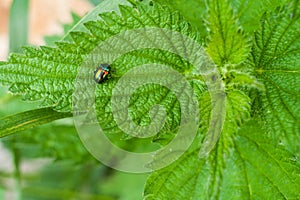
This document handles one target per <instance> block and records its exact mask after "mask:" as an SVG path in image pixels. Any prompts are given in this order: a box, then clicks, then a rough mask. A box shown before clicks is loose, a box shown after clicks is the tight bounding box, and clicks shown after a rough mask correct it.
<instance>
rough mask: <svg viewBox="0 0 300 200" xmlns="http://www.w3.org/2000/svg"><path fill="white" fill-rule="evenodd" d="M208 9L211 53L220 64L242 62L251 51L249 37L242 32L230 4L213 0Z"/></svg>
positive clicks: (208, 48)
mask: <svg viewBox="0 0 300 200" xmlns="http://www.w3.org/2000/svg"><path fill="white" fill-rule="evenodd" d="M208 9H209V17H208V19H207V23H208V24H207V26H208V29H209V30H210V33H209V43H208V47H207V51H208V53H209V55H210V56H211V57H212V59H213V61H214V62H215V63H216V64H217V65H219V66H224V65H225V64H231V65H237V64H240V63H241V62H243V61H244V60H245V58H246V57H247V55H248V53H249V45H248V40H249V39H248V38H247V37H245V36H244V35H243V34H242V31H241V29H240V27H239V24H238V21H237V19H236V17H235V16H234V14H233V11H232V9H231V8H230V4H229V3H228V2H227V1H223V0H222V1H221V0H213V1H211V2H210V3H209V8H208Z"/></svg>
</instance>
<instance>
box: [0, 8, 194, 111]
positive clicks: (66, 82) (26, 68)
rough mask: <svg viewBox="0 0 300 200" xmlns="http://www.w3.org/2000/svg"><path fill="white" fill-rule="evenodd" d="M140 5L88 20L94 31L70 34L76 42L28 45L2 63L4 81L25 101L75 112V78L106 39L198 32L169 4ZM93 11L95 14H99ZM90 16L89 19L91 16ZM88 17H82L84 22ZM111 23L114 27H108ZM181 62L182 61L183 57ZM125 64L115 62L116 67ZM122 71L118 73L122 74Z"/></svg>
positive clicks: (0, 74)
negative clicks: (127, 33) (155, 30)
mask: <svg viewBox="0 0 300 200" xmlns="http://www.w3.org/2000/svg"><path fill="white" fill-rule="evenodd" d="M138 5H139V6H138V7H137V8H132V7H128V6H121V7H120V9H121V13H122V16H119V15H118V14H116V13H115V12H111V13H102V14H101V17H102V19H103V20H104V21H103V20H96V21H90V22H88V23H85V27H86V28H87V30H88V31H89V32H90V33H86V32H71V33H70V36H71V37H72V40H73V43H69V42H68V43H67V42H59V43H57V47H55V48H52V47H46V46H42V47H40V48H39V49H36V48H33V47H26V48H24V49H23V53H24V54H11V55H10V57H9V60H8V62H2V63H0V83H1V84H4V85H9V86H10V89H9V90H10V91H11V92H12V93H14V94H21V95H23V99H24V100H29V101H36V100H43V102H42V106H44V107H47V106H54V108H55V109H56V110H59V111H71V104H72V94H73V91H74V81H75V78H76V76H77V73H78V69H79V68H80V66H81V64H82V62H83V60H84V58H85V57H86V56H87V54H89V53H91V51H92V50H93V49H94V48H95V47H97V45H98V44H99V43H101V42H102V41H104V40H106V39H107V38H109V37H111V36H113V35H115V34H117V33H119V32H122V31H124V30H128V29H135V28H142V27H147V26H148V27H161V28H166V26H167V27H169V28H170V29H172V30H174V31H181V33H183V34H186V35H190V36H193V35H194V32H193V31H192V29H191V28H190V27H189V25H188V24H187V23H186V22H185V21H183V19H182V18H181V16H180V15H179V14H178V13H173V12H171V11H170V10H169V9H167V8H166V7H161V6H158V5H154V6H142V5H140V4H138ZM97 9H98V8H96V10H97ZM92 13H93V14H92V15H93V16H95V14H96V13H94V12H92ZM90 17H92V16H90ZM90 17H87V18H89V19H90ZM87 18H84V19H83V20H81V21H80V23H82V21H85V20H86V19H87ZM149 18H150V19H152V20H149ZM108 24H109V25H110V26H107V25H108ZM76 26H77V25H76ZM78 26H79V25H78ZM77 29H78V27H75V28H73V29H72V30H77ZM194 37H195V36H194ZM151 54H152V55H155V54H154V53H151ZM152 55H147V57H149V58H153V57H154V58H155V56H152ZM131 61H132V62H133V61H134V60H131ZM126 62H127V64H126V65H125V66H128V67H129V68H127V70H128V69H130V68H132V67H133V66H134V65H128V60H127V61H126ZM180 62H181V60H179V63H180ZM179 63H177V65H179ZM121 67H122V66H117V65H115V68H116V69H118V68H121ZM95 68H96V66H95ZM120 71H121V72H122V73H125V72H126V71H122V70H120ZM122 73H120V74H116V75H117V76H118V77H120V76H122ZM115 80H116V79H115ZM112 82H114V81H113V79H112V81H111V82H109V85H110V84H111V83H112ZM110 86H112V85H110ZM111 89H112V88H111ZM101 90H102V91H101ZM101 90H100V91H99V93H101V95H103V94H105V95H108V93H107V89H104V88H102V89H101ZM104 90H105V91H104ZM103 106H104V105H103Z"/></svg>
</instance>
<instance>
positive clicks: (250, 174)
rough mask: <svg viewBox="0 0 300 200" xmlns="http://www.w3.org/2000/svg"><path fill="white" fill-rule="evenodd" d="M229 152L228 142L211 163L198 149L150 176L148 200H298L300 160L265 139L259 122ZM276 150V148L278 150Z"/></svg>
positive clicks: (246, 128)
mask: <svg viewBox="0 0 300 200" xmlns="http://www.w3.org/2000/svg"><path fill="white" fill-rule="evenodd" d="M232 139H233V140H232V142H233V146H232V147H231V148H230V150H226V149H227V146H226V142H225V141H226V137H225V136H224V135H222V136H221V138H220V141H219V143H218V146H217V148H216V149H215V150H214V151H213V152H212V154H211V155H210V156H209V158H208V159H207V160H205V159H199V158H198V157H197V155H198V151H199V148H197V145H196V146H194V148H191V149H190V151H188V152H186V153H185V154H184V155H183V156H182V157H181V158H180V159H178V161H176V162H175V163H173V164H172V165H170V166H168V167H166V168H164V169H162V170H159V171H157V172H154V173H153V174H152V175H150V177H149V179H148V181H147V184H146V187H145V199H147V200H148V199H155V200H158V199H237V200H238V199H297V198H299V197H300V192H299V187H300V168H299V160H298V159H297V158H296V157H295V156H293V155H292V154H290V153H289V152H287V151H286V150H285V149H283V147H282V146H278V145H276V143H273V141H272V140H271V139H270V138H268V137H266V135H265V134H264V131H263V130H262V129H260V128H259V123H258V122H257V121H251V122H249V123H247V125H245V126H243V127H242V128H241V129H240V130H239V131H238V133H237V134H236V135H235V136H234V137H232ZM274 147H276V148H274Z"/></svg>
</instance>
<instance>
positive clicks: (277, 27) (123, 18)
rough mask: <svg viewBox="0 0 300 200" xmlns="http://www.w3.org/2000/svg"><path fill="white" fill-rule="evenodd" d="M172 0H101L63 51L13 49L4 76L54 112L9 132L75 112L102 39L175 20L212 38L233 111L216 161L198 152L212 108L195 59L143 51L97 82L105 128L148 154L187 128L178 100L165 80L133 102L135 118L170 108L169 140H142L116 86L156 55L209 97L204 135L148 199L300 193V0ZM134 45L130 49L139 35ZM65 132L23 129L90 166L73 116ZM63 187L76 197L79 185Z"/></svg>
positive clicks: (197, 35)
mask: <svg viewBox="0 0 300 200" xmlns="http://www.w3.org/2000/svg"><path fill="white" fill-rule="evenodd" d="M157 2H161V1H158V0H157ZM172 2H173V1H165V2H161V3H163V4H165V5H166V6H160V5H159V4H157V3H156V1H155V2H154V3H152V2H151V3H150V2H148V1H147V2H146V3H135V1H133V0H132V1H131V3H132V5H131V6H124V5H123V6H120V7H119V11H120V12H119V13H118V12H102V11H101V10H99V9H100V7H96V8H95V10H94V11H93V12H91V13H90V14H88V15H87V16H86V17H84V18H83V19H81V20H79V19H76V20H75V21H77V23H76V24H75V25H74V26H73V27H72V28H70V27H68V28H67V29H66V34H65V36H64V37H63V39H62V40H60V41H59V42H56V43H55V45H56V46H55V47H48V46H42V47H40V48H33V47H24V48H23V54H16V53H14V54H11V55H10V57H9V59H8V61H7V62H2V63H0V83H1V84H2V85H6V86H9V90H10V92H12V93H13V94H19V95H22V97H23V99H24V100H27V101H42V103H41V106H42V107H44V108H42V109H41V110H33V111H28V112H26V113H20V114H17V115H15V116H13V117H6V118H3V119H5V120H2V121H0V127H1V129H2V130H1V131H0V135H1V136H6V135H7V134H8V133H10V132H8V131H7V130H8V129H11V127H13V128H15V129H16V130H24V129H26V128H28V127H32V126H35V125H38V124H42V123H46V122H48V121H43V120H40V113H39V111H45V110H46V111H48V112H47V113H48V114H47V113H46V114H45V117H47V116H48V115H49V116H52V117H53V118H51V120H53V119H56V118H61V117H67V116H69V115H70V112H71V111H72V94H73V92H74V82H75V79H76V76H77V73H78V71H79V69H80V67H81V65H82V62H83V61H84V60H85V58H86V57H87V55H88V54H89V53H91V52H92V51H93V49H94V48H95V47H97V46H98V45H99V44H100V43H101V42H102V41H104V40H106V39H108V38H110V37H112V36H114V35H116V34H118V33H121V32H124V31H126V30H131V29H135V28H143V27H158V28H167V29H170V30H173V31H178V32H180V33H181V34H183V35H186V36H188V37H190V38H192V39H194V40H195V41H197V42H203V43H204V46H205V47H206V50H207V52H208V54H209V55H210V57H211V58H212V60H213V61H214V62H215V63H216V66H217V68H218V70H219V72H220V74H221V77H220V78H221V79H222V81H223V84H224V87H225V94H226V102H225V107H224V108H219V109H225V111H226V112H225V113H226V115H225V122H224V126H223V129H222V134H221V136H220V138H219V141H218V143H217V145H216V146H215V148H214V149H213V151H212V152H211V153H210V154H209V155H208V156H207V157H205V158H199V157H198V154H199V150H200V148H201V144H202V143H203V138H205V136H206V135H205V134H206V132H207V130H208V128H209V124H210V123H211V122H210V116H211V110H212V105H213V104H212V103H211V96H210V94H209V92H208V91H207V88H206V86H205V84H204V83H203V82H202V81H203V80H202V79H201V78H199V77H193V76H191V71H192V70H193V66H191V63H188V62H187V61H186V60H184V59H182V58H180V56H178V55H174V54H173V53H171V52H166V51H163V50H157V49H141V50H136V51H132V52H129V53H127V54H125V55H122V56H120V57H119V58H118V59H116V60H115V61H114V63H112V64H113V66H114V68H115V69H116V70H115V72H114V73H113V77H112V78H111V79H109V80H108V81H106V82H105V83H103V84H100V85H98V86H97V87H96V100H95V105H96V106H95V108H96V114H97V118H98V121H99V123H100V124H101V127H102V128H103V129H104V130H105V132H106V133H107V135H108V136H109V137H110V139H111V140H113V141H114V142H115V143H118V145H120V146H122V147H124V148H125V149H128V150H134V149H136V147H137V146H142V147H143V148H141V149H139V150H142V151H145V150H148V148H149V146H148V145H149V144H150V145H151V142H153V141H154V142H159V144H160V145H165V144H167V143H168V142H169V141H170V140H171V139H172V138H173V137H174V136H175V134H176V130H177V129H178V126H179V125H180V111H181V110H180V105H179V102H178V101H177V100H176V96H175V95H174V94H172V93H171V92H170V91H169V90H168V89H167V88H164V87H161V86H158V85H154V84H148V85H145V86H143V87H140V88H139V89H138V90H137V91H135V93H134V95H133V96H132V97H131V99H130V107H129V113H130V115H131V117H132V119H133V121H134V122H135V123H136V124H138V125H141V126H145V125H148V124H149V123H150V117H149V115H148V112H149V110H150V109H151V107H153V106H154V105H156V104H160V105H162V106H163V107H164V108H165V111H166V113H167V118H166V123H165V125H164V127H163V128H162V130H161V131H160V132H159V134H158V136H156V137H155V138H148V139H145V140H143V141H142V142H141V143H138V142H137V139H136V138H131V137H129V136H128V135H126V133H124V132H123V131H122V130H121V129H120V128H119V127H118V126H117V124H116V122H115V120H114V118H113V115H112V109H111V104H110V99H111V96H112V90H113V88H114V86H115V85H116V83H117V82H118V80H119V79H120V77H122V75H124V74H125V73H126V72H127V71H128V70H130V69H132V68H133V67H135V66H138V65H141V64H147V63H159V64H165V65H167V66H171V67H172V68H173V69H175V70H177V71H178V72H180V73H182V75H184V76H186V77H187V79H188V80H189V82H190V84H191V85H192V87H193V88H194V89H195V93H196V95H197V98H198V100H199V108H200V114H201V115H200V116H201V119H200V126H199V130H198V136H197V138H196V139H195V141H194V143H193V145H192V146H191V147H190V149H189V150H188V151H187V152H185V154H184V155H183V156H182V157H180V158H179V159H178V160H177V161H176V162H174V163H173V164H171V165H170V166H168V167H166V168H163V169H160V170H158V171H155V172H154V173H153V174H151V175H150V177H149V179H148V181H147V184H146V186H145V193H144V197H145V199H299V198H300V192H299V188H300V163H299V160H298V157H297V156H299V155H300V154H299V152H300V145H299V144H300V137H299V136H300V115H299V113H300V96H299V94H300V90H299V88H300V87H299V86H300V78H299V75H300V67H299V63H300V55H299V53H300V50H299V49H300V39H299V38H300V28H299V27H300V2H299V1H298V0H296V1H277V0H274V1H271V0H267V1H258V0H254V1H244V0H231V1H230V0H213V1H209V2H206V3H204V1H188V2H187V3H185V4H184V5H183V6H181V5H182V4H183V3H182V2H180V1H174V4H173V3H172ZM123 3H124V2H123ZM123 3H122V4H123ZM125 4H126V3H125ZM189 11H191V12H189ZM180 13H181V14H180ZM98 15H99V16H98ZM182 16H183V17H182ZM99 17H100V18H99ZM203 18H204V19H203ZM201 19H203V21H205V23H204V22H203V21H201ZM124 44H126V45H130V43H129V42H128V41H124ZM95 67H96V66H95ZM28 113H29V114H30V116H29V117H28ZM221 113H223V112H221ZM24 116H27V117H24ZM58 116H59V117H58ZM26 118H27V119H26ZM32 121H33V122H34V123H32V124H30V123H31V122H32ZM49 121H50V120H49ZM35 123H36V124H35ZM20 124H21V125H22V124H25V126H21V125H20ZM19 125H20V127H19ZM27 126H28V127H27ZM16 127H17V128H16ZM56 128H57V129H59V130H60V131H59V132H66V134H61V135H59V134H58V135H56V134H54V133H53V132H54V131H53V130H54V128H53V127H48V128H42V129H41V132H39V131H37V132H38V133H37V134H28V135H26V134H24V136H23V139H24V140H23V141H26V142H25V143H27V144H29V143H30V142H33V143H34V144H35V143H38V141H42V142H41V144H40V145H39V146H38V149H39V151H40V154H37V155H36V156H37V157H39V156H50V157H54V158H56V159H66V160H72V162H74V161H75V162H76V163H80V162H82V163H84V161H82V160H81V159H78V157H79V158H88V159H86V160H92V159H91V158H89V156H88V154H87V152H86V151H84V150H83V148H82V146H80V145H78V144H77V143H79V139H78V138H77V137H76V136H75V134H70V135H69V133H71V132H74V129H73V130H72V128H71V127H70V126H67V125H66V124H64V125H62V126H57V125H56V126H55V129H56ZM36 130H38V129H36ZM31 131H35V129H32V130H31ZM47 132H48V133H47ZM11 133H12V132H11ZM49 133H53V134H49ZM47 134H49V135H47ZM32 135H35V136H32ZM20 137H21V136H20ZM211 137H212V138H213V139H212V140H215V139H218V138H214V137H218V135H214V134H213V135H211ZM120 138H122V139H124V138H125V139H127V140H126V141H124V140H120ZM62 141H64V143H63V142H62ZM13 142H14V141H12V143H13ZM71 143H74V144H76V145H70V144H71ZM126 143H128V144H126ZM16 144H18V143H17V142H16ZM19 144H21V145H22V144H23V145H24V143H22V142H21V143H19ZM45 149H51V150H50V151H47V150H45ZM70 152H71V153H70ZM117 177H118V178H116V179H117V180H123V179H124V177H122V176H117ZM112 182H117V181H112ZM75 188H76V187H75ZM47 192H48V191H45V194H47ZM114 192H115V191H112V193H114ZM121 193H122V194H123V195H125V196H126V195H128V194H127V193H126V192H121ZM61 194H62V195H63V196H64V195H66V196H68V197H70V196H72V195H74V194H73V193H70V192H68V191H66V192H65V193H61ZM118 194H120V193H118ZM84 195H85V194H83V196H84ZM79 196H80V195H79ZM72 197H73V196H72ZM80 197H81V196H80ZM87 198H89V197H87ZM103 198H105V197H103Z"/></svg>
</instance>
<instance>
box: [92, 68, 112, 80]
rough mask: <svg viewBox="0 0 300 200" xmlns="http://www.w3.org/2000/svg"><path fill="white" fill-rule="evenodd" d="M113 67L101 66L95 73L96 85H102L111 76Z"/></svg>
mask: <svg viewBox="0 0 300 200" xmlns="http://www.w3.org/2000/svg"><path fill="white" fill-rule="evenodd" d="M110 71H111V67H110V65H109V64H107V63H104V64H100V66H99V67H97V69H96V70H95V71H94V80H95V82H96V83H98V84H101V83H103V82H104V81H105V80H107V79H108V77H109V76H110Z"/></svg>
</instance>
